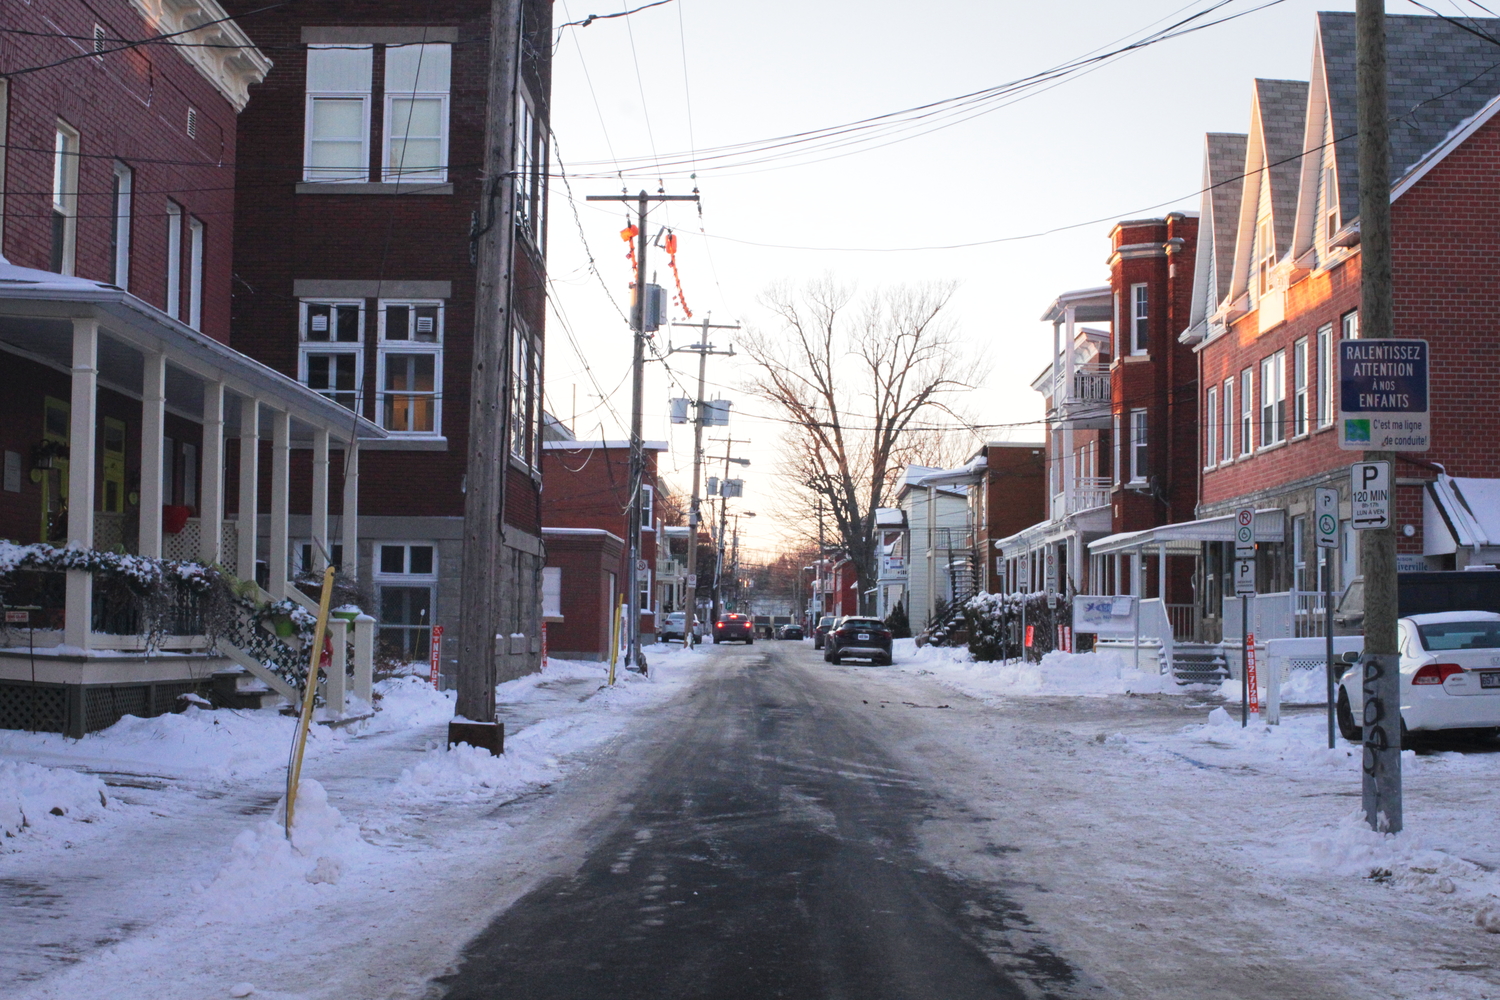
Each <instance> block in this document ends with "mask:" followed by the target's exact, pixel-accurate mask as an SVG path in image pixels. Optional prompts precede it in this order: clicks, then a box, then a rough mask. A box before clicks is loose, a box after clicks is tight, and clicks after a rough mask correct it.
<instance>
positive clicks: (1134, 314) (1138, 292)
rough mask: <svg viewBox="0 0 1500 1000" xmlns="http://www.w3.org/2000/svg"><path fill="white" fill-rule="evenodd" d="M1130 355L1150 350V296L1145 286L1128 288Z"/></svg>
mask: <svg viewBox="0 0 1500 1000" xmlns="http://www.w3.org/2000/svg"><path fill="white" fill-rule="evenodd" d="M1130 302H1131V306H1130V353H1131V354H1145V353H1146V352H1147V351H1149V350H1150V349H1151V294H1150V290H1149V289H1148V288H1147V286H1145V285H1131V286H1130Z"/></svg>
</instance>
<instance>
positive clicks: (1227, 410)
mask: <svg viewBox="0 0 1500 1000" xmlns="http://www.w3.org/2000/svg"><path fill="white" fill-rule="evenodd" d="M1233 458H1234V379H1233V378H1226V379H1225V380H1224V458H1223V460H1224V461H1226V462H1228V461H1230V460H1231V459H1233Z"/></svg>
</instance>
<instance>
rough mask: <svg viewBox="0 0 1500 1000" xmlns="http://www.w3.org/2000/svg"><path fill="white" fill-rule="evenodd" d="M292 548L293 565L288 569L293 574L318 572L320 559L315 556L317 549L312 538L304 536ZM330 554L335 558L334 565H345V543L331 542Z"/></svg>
mask: <svg viewBox="0 0 1500 1000" xmlns="http://www.w3.org/2000/svg"><path fill="white" fill-rule="evenodd" d="M291 549H292V565H291V566H289V567H288V571H289V572H290V573H291V574H292V576H294V577H296V576H305V575H307V574H309V573H316V572H318V561H317V559H315V558H314V554H315V550H314V547H313V543H312V539H310V538H303V539H300V540H298V541H294V542H293V543H292V545H291ZM328 555H329V558H331V559H332V560H333V565H334V567H335V568H340V567H342V566H343V565H344V545H343V543H342V542H332V543H330V544H329V546H328Z"/></svg>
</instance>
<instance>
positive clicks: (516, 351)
mask: <svg viewBox="0 0 1500 1000" xmlns="http://www.w3.org/2000/svg"><path fill="white" fill-rule="evenodd" d="M510 343H511V354H510V363H511V386H512V389H511V400H510V403H511V414H510V453H511V454H512V455H514V456H515V457H516V458H518V459H520V460H521V461H523V462H525V463H526V464H527V465H530V466H531V467H533V468H535V467H537V466H538V465H539V464H540V463H539V462H538V461H537V460H536V438H537V433H536V423H537V422H536V408H537V400H536V389H537V367H538V366H537V352H536V344H535V342H534V341H533V340H532V339H531V334H530V333H529V332H527V331H526V330H525V329H523V328H522V327H521V326H519V325H517V326H515V327H513V328H512V329H511V341H510Z"/></svg>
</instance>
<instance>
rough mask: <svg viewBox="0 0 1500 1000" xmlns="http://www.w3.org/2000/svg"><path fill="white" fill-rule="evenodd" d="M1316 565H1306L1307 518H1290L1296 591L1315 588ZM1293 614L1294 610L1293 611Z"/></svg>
mask: <svg viewBox="0 0 1500 1000" xmlns="http://www.w3.org/2000/svg"><path fill="white" fill-rule="evenodd" d="M1316 568H1317V567H1316V565H1314V566H1308V564H1307V518H1306V517H1294V518H1292V580H1293V581H1294V585H1295V586H1296V588H1297V589H1298V590H1301V591H1309V590H1312V589H1314V588H1315V587H1316V586H1317V580H1316V579H1315V577H1316V573H1315V572H1313V571H1315V570H1316ZM1293 613H1294V614H1295V613H1296V612H1295V609H1294V611H1293Z"/></svg>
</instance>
